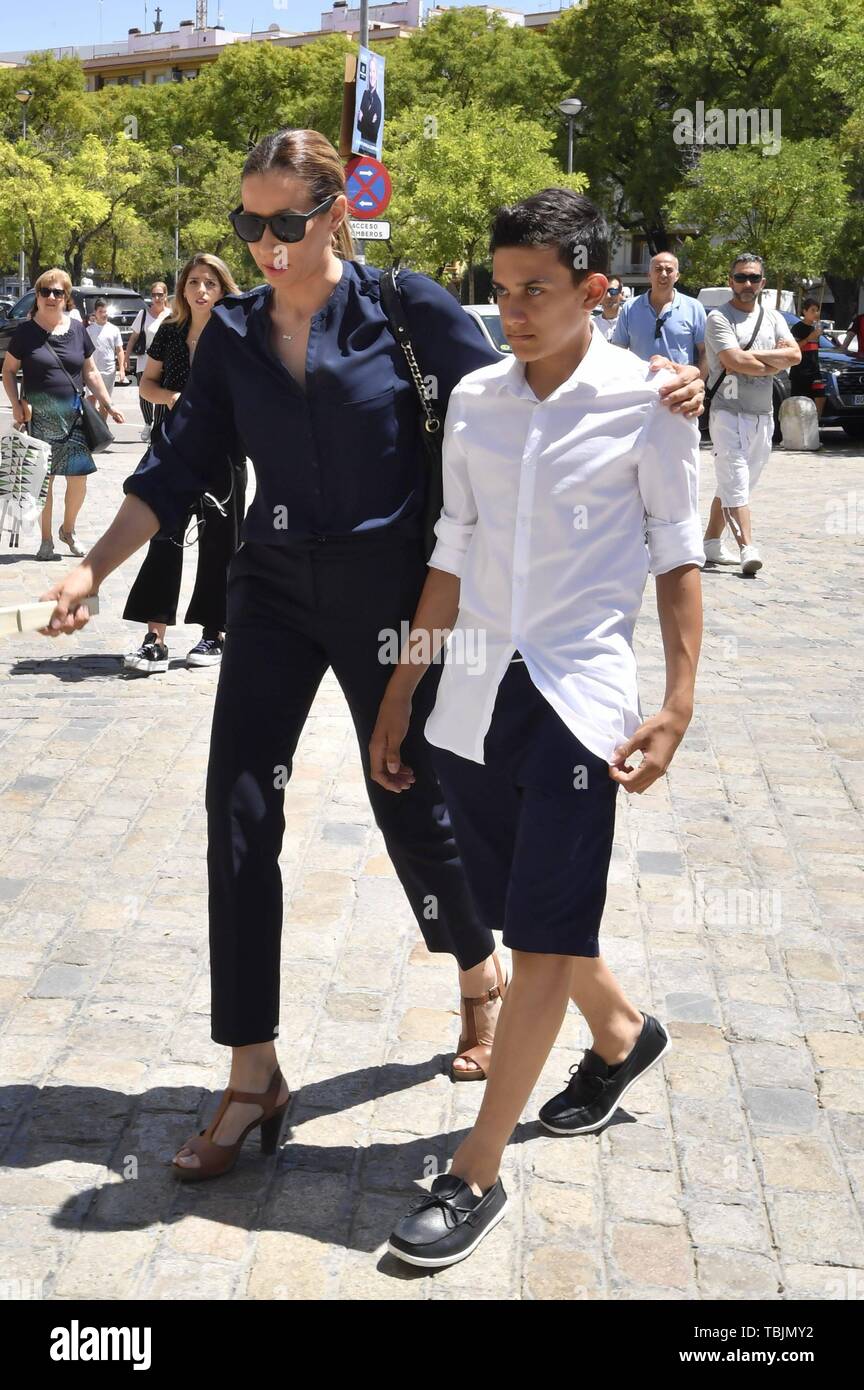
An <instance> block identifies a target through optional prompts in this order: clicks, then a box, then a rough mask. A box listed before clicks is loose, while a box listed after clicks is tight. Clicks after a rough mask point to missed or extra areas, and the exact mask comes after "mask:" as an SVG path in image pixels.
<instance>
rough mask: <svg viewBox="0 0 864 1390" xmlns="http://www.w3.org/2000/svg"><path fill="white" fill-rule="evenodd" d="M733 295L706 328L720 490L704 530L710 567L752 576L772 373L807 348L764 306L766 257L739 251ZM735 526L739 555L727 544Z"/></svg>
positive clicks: (769, 435) (758, 561)
mask: <svg viewBox="0 0 864 1390" xmlns="http://www.w3.org/2000/svg"><path fill="white" fill-rule="evenodd" d="M729 287H730V289H731V290H732V298H731V299H730V300H729V302H728V303H727V304H721V305H720V306H719V308H717V309H712V310H711V312H710V314H709V315H708V326H707V328H706V330H705V345H706V347H707V349H708V390H709V392H713V393H714V394H713V395H712V396H711V415H710V417H709V420H708V429H709V432H710V434H711V443H712V445H713V451H714V472H715V474H716V477H717V493H716V496H715V497H714V499H713V501H712V503H711V512H710V515H709V517H708V525H707V526H706V527H705V557H706V562H707V564H709V565H728V564H733V565H734V564H735V563H736V561H737V560H740V564H741V573H742V574H748V575H753V574H756V573H757V571H758V570H760V569H761V568H762V556H761V555H760V554H759V551H758V549H757V547H756V546H755V545H754V544H753V531H752V519H751V515H750V494H751V493H752V491H753V489H754V488H755V486H756V483H757V482H758V480H759V477H760V475H761V473H762V470H763V468H764V467H765V465H766V463H767V462H768V460H769V458H770V457H771V441H772V439H773V437H774V390H773V386H772V377H775V376H776V375H777V373H778V372H782V371H783V369H784V368H785V367H794V366H795V365H796V364H797V363H799V362H800V361H801V349H800V348H799V346H798V344H797V343H796V342H795V339H794V338H793V337H792V334H791V332H790V330H789V325H788V324H787V322H786V320H785V319H784V318H783V315H782V314H779V313H778V312H777V310H776V309H769V308H767V306H763V305H760V303H759V296H760V294H761V293H762V290H763V289H764V288H765V268H764V265H763V263H762V257H761V256H757V255H755V254H754V253H753V252H752V251H744V252H742V254H741V255H740V256H736V257H735V260H734V261H733V262H732V268H731V270H730V272H729ZM727 523H728V525H729V527H730V529H731V531H732V534H733V535H734V537H735V539H736V541H737V542H738V549H739V556H738V557H736V556H735V555H734V553H731V552H727V551H726V550H725V549H724V546H723V532H724V530H725V527H726V525H727Z"/></svg>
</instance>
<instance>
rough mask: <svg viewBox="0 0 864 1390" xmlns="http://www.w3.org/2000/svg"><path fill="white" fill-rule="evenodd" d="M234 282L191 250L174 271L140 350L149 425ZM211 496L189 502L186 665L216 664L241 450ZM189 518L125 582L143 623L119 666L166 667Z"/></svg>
mask: <svg viewBox="0 0 864 1390" xmlns="http://www.w3.org/2000/svg"><path fill="white" fill-rule="evenodd" d="M238 293H239V290H238V287H237V283H236V281H235V279H234V277H233V275H232V274H231V271H230V270H229V269H228V267H227V265H226V264H225V262H224V261H223V260H220V258H219V257H218V256H212V255H210V254H209V252H206V251H199V252H197V253H196V254H195V255H194V256H192V257H190V259H189V260H188V261H187V262H186V264H185V265H184V267H183V269H182V270H181V272H180V275H179V276H178V278H177V288H176V290H175V292H174V298H173V301H172V304H171V309H170V313H169V314H168V315H167V317H166V318H164V319H163V320H162V322H161V323H160V325H159V328H158V329H157V330H156V333H155V335H154V337H153V341H152V342H151V344H150V347H149V348H148V350H147V358H146V362H145V367H144V373H143V375H142V377H141V383H140V392H141V397H142V399H144V400H148V401H149V402H150V404H151V405H152V407H153V412H154V413H153V432H154V434H158V432H159V430H160V429H161V427H162V424H163V423H164V421H165V419H166V418H167V417H168V415H169V413H170V412H171V411H172V410H173V409H174V407H175V406H176V404H177V402H178V401H179V399H180V396H181V394H182V391H183V388H184V386H185V385H186V382H187V381H188V380H189V372H190V370H191V366H192V361H193V359H194V356H195V350H196V348H197V346H198V340H199V338H200V337H201V334H202V333H203V332H204V329H205V327H206V325H207V321H208V319H209V318H210V313H211V311H212V309H213V306H214V305H215V304H218V303H219V301H220V299H222V297H223V295H226V294H238ZM214 491H215V496H213V495H210V494H205V495H204V497H203V498H201V499H200V500H199V501H197V502H196V504H195V512H196V514H197V542H198V570H197V574H196V577H195V588H194V591H193V593H192V597H191V599H190V601H189V607H188V608H187V610H186V618H185V621H186V622H187V623H200V624H201V629H202V632H201V639H200V641H199V642H198V643H197V644H196V645H195V646H194V647H193V648H192V650H191V651H190V652H189V653H188V654H187V657H186V664H187V665H188V666H216V665H218V664H219V662H220V661H221V659H222V650H223V643H224V639H225V598H226V585H227V580H228V565H229V564H230V561H231V557H232V555H233V554H234V552H235V550H236V549H237V542H238V539H239V531H240V524H241V522H242V520H243V509H244V503H245V497H246V466H245V463H244V461H243V458H242V456H240V455H237V456H235V457H233V458H232V459H229V460H228V462H227V465H226V466H225V467H223V469H222V472H221V475H220V476H219V477H218V478H217V480H216V484H215V489H214ZM188 520H189V518H186V519H184V522H183V523H182V525H180V526H179V527H177V529H176V530H175V532H174V534H173V535H172V536H169V537H164V538H163V537H161V536H158V537H155V538H154V539H153V540H151V542H150V547H149V549H148V551H147V556H146V558H145V560H144V563H143V565H142V566H141V569H140V571H139V573H138V578H137V579H136V580H135V583H134V584H133V586H132V590H131V592H130V594H129V598H128V600H127V603H126V607H125V608H124V610H123V617H124V618H127V619H130V620H131V621H132V622H144V623H146V624H147V632H146V635H145V637H144V640H143V642H142V643H141V646H140V647H139V648H138V649H137V651H133V652H129V653H128V654H127V655H126V656H125V657H124V659H123V665H124V667H125V668H126V669H127V670H130V671H139V672H142V673H143V674H145V675H148V676H149V675H151V674H152V673H154V672H157V671H167V670H168V648H167V646H166V645H165V629H166V627H168V626H173V624H174V623H176V621H177V603H178V600H179V598H180V584H181V581H182V578H183V551H184V549H185V548H186V541H185V539H184V538H185V535H186V531H187V528H188Z"/></svg>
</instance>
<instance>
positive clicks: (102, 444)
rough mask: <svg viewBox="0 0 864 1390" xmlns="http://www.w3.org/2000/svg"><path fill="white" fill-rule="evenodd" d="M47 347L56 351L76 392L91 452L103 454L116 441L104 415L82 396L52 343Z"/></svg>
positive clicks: (47, 344)
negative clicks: (103, 417)
mask: <svg viewBox="0 0 864 1390" xmlns="http://www.w3.org/2000/svg"><path fill="white" fill-rule="evenodd" d="M46 347H48V348H49V349H50V350H51V352H53V353H54V356H55V357H56V358H57V362H58V364H59V366H60V370H61V372H62V373H63V375H64V376H65V377H66V378H67V379H68V381H69V383H70V385H71V387H72V390H73V391H74V392H75V399H76V400H77V402H78V410H79V412H80V416H81V425H82V428H83V430H84V438H85V439H86V440H87V448H88V449H89V450H90V453H91V454H101V453H102V451H103V450H104V449H107V448H109V447H110V446H111V445H112V444H113V443H114V436H113V434H112V433H111V431H110V430H109V428H108V426H107V424H106V423H105V421H104V420H103V419H102V416H101V415H100V414H99V411H98V410H97V409H96V407H95V406H93V405H91V404H90V402H89V401H88V399H87V397H86V396H82V394H81V392H80V391H79V390H78V387H77V386H76V385H75V382H74V381H73V380H72V377H71V376H69V373H68V372H67V370H66V368H65V367H64V366H63V363H62V362H61V361H60V358H59V357H58V356H57V352H56V350H55V349H54V348H53V347H52V346H51V344H50V343H46ZM77 423H78V422H77V420H76V421H74V422H73V424H72V429H70V431H69V433H68V434H67V435H66V439H69V438H70V437H71V435H72V430H74V428H75V425H76V424H77ZM66 439H58V440H55V443H57V444H65V443H66Z"/></svg>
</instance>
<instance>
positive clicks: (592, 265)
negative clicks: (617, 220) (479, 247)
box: [489, 188, 609, 285]
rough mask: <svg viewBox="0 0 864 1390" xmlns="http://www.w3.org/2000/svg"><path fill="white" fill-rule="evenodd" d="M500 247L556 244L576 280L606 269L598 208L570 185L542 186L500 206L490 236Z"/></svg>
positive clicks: (605, 246)
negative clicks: (532, 192) (506, 205)
mask: <svg viewBox="0 0 864 1390" xmlns="http://www.w3.org/2000/svg"><path fill="white" fill-rule="evenodd" d="M499 246H555V247H557V249H558V259H559V260H560V261H561V263H562V265H566V266H569V267H570V271H571V273H572V275H573V279H574V281H575V283H576V284H577V285H578V283H579V281H580V280H584V278H585V276H586V275H591V274H592V273H593V272H595V271H600V273H601V274H602V275H605V274H606V272H607V270H608V269H609V228H608V227H607V225H606V221H605V219H604V217H603V214H602V213H601V211H600V209H599V208H597V207H595V206H594V204H593V203H592V202H591V201H590V200H589V199H588V198H585V197H583V196H582V194H581V193H574V192H573V190H572V189H570V188H544V189H543V190H542V192H540V193H534V194H532V196H531V197H530V198H523V199H522V201H521V203H514V204H513V206H512V207H503V208H499V209H498V211H497V212H496V214H495V218H494V221H493V223H492V233H491V236H490V238H489V252H490V255H491V254H492V253H494V252H495V251H497V250H498V248H499Z"/></svg>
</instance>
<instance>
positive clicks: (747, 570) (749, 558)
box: [741, 545, 762, 574]
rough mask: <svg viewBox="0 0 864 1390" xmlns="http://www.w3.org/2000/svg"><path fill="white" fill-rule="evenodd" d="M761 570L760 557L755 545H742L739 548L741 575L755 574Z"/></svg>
mask: <svg viewBox="0 0 864 1390" xmlns="http://www.w3.org/2000/svg"><path fill="white" fill-rule="evenodd" d="M761 568H762V556H761V555H760V554H759V551H758V550H757V549H756V546H755V545H742V547H741V573H742V574H755V573H756V571H757V570H761Z"/></svg>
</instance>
